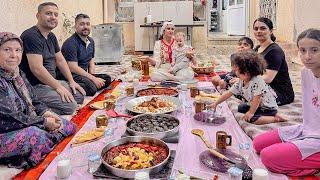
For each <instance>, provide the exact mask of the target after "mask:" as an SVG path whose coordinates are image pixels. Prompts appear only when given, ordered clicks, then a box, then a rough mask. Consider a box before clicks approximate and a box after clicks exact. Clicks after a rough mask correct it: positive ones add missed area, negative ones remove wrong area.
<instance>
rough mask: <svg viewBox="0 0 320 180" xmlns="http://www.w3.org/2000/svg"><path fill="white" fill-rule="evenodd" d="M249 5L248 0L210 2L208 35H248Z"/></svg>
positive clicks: (215, 0) (217, 0)
mask: <svg viewBox="0 0 320 180" xmlns="http://www.w3.org/2000/svg"><path fill="white" fill-rule="evenodd" d="M248 3H249V2H248ZM248 3H247V0H209V4H208V5H209V7H208V11H209V13H208V15H209V16H208V35H209V36H212V34H224V36H244V35H246V34H247V32H246V30H247V28H246V23H247V22H248V20H247V18H248V17H247V15H246V10H247V9H248ZM210 34H211V35H210Z"/></svg>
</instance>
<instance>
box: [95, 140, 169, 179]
mask: <svg viewBox="0 0 320 180" xmlns="http://www.w3.org/2000/svg"><path fill="white" fill-rule="evenodd" d="M169 157H170V150H169V147H168V146H167V144H166V143H165V142H163V141H161V140H159V139H156V138H151V137H145V136H129V137H124V138H121V139H119V140H115V141H112V142H110V143H109V144H107V145H106V146H105V147H104V148H103V150H102V153H101V158H102V163H103V165H104V166H105V167H106V168H107V169H108V170H109V171H110V172H111V173H112V174H114V175H116V176H119V177H122V178H134V176H135V173H136V172H137V171H147V172H149V173H150V174H153V173H157V172H159V171H161V170H162V169H163V167H164V166H165V165H166V163H167V162H168V160H169Z"/></svg>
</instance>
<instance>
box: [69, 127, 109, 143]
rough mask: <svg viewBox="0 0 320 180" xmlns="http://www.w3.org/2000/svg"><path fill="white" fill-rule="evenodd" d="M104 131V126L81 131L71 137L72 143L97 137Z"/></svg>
mask: <svg viewBox="0 0 320 180" xmlns="http://www.w3.org/2000/svg"><path fill="white" fill-rule="evenodd" d="M104 131H105V127H103V128H95V129H92V130H89V131H87V132H84V133H81V134H79V135H77V136H76V137H75V138H74V139H73V141H72V144H80V143H84V142H88V141H92V140H96V139H99V138H100V137H102V136H103V135H104Z"/></svg>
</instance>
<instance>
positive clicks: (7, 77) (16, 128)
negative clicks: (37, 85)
mask: <svg viewBox="0 0 320 180" xmlns="http://www.w3.org/2000/svg"><path fill="white" fill-rule="evenodd" d="M22 51H23V47H22V41H21V40H20V38H19V37H18V36H17V35H15V34H13V33H9V32H0V162H1V163H2V164H3V163H4V164H8V165H9V166H13V167H17V168H30V167H32V166H35V165H37V164H38V163H39V162H41V160H42V159H43V158H44V157H45V156H46V155H47V154H48V153H49V152H50V151H51V150H52V148H53V146H54V145H55V144H57V143H58V142H60V141H61V140H62V139H64V138H65V137H66V136H69V135H71V134H73V133H74V132H75V131H76V126H75V125H74V124H73V123H71V122H69V121H66V120H64V119H61V118H60V117H59V116H58V115H56V114H55V113H53V112H51V111H50V109H48V108H47V107H46V105H45V104H43V103H41V101H40V100H39V99H38V98H37V96H36V95H35V94H34V93H33V89H32V86H31V85H30V84H29V82H28V80H27V79H26V77H25V75H24V73H23V72H22V71H20V69H19V64H20V62H21V57H22Z"/></svg>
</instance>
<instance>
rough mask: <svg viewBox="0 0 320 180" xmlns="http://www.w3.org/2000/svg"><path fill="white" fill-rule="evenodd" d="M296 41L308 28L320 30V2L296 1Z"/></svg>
mask: <svg viewBox="0 0 320 180" xmlns="http://www.w3.org/2000/svg"><path fill="white" fill-rule="evenodd" d="M294 11H295V17H294V26H295V30H294V40H295V39H296V38H297V36H298V35H299V34H300V33H301V32H302V31H304V30H306V29H308V28H318V29H319V28H320V12H319V11H320V0H295V10H294Z"/></svg>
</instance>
